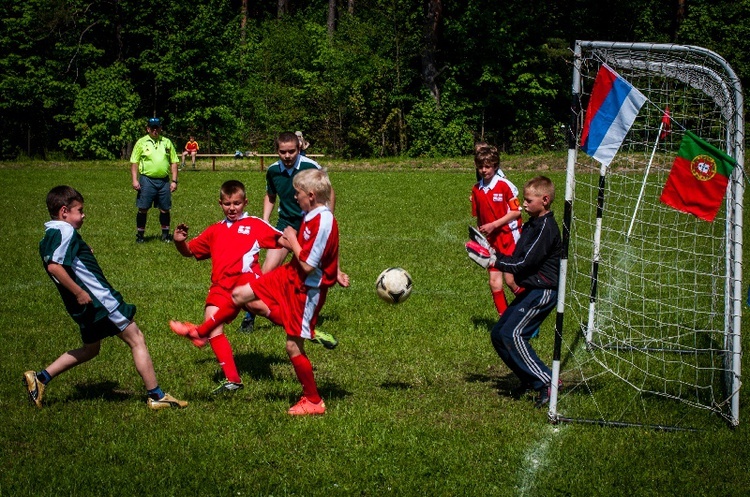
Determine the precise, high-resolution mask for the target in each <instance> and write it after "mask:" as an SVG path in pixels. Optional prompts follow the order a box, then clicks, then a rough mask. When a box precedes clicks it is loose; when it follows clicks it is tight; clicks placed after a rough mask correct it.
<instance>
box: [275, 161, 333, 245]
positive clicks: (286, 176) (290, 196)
mask: <svg viewBox="0 0 750 497" xmlns="http://www.w3.org/2000/svg"><path fill="white" fill-rule="evenodd" d="M305 169H320V166H319V165H318V163H317V162H315V161H314V160H312V159H308V158H307V157H304V156H302V155H300V156H298V157H297V163H296V164H295V165H294V167H292V168H291V169H287V168H286V167H285V166H284V164H282V162H281V161H276V162H274V163H273V164H271V166H270V167H269V168H268V171H267V172H266V192H268V193H269V194H270V195H275V196H276V198H277V200H278V202H279V220H278V222H277V223H276V229H278V230H280V231H284V228H285V227H286V226H292V227H293V228H294V229H296V230H298V229H299V227H300V224H302V210H300V208H299V204H297V201H296V200H295V199H294V186H293V184H292V180H293V178H294V176H295V175H296V174H297V173H299V172H300V171H304V170H305Z"/></svg>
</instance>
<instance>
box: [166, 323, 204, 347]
mask: <svg viewBox="0 0 750 497" xmlns="http://www.w3.org/2000/svg"><path fill="white" fill-rule="evenodd" d="M169 327H170V328H171V329H172V331H173V332H174V333H175V334H177V335H180V336H181V337H185V338H187V339H189V340H190V341H191V342H193V345H195V346H196V347H198V348H203V347H205V346H206V344H207V343H208V337H202V336H200V335H199V334H198V327H197V326H196V325H194V324H193V323H187V322H185V323H181V322H179V321H170V322H169Z"/></svg>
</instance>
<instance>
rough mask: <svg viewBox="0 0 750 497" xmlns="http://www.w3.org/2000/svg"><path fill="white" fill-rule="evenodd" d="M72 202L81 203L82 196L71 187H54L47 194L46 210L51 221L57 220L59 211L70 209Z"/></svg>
mask: <svg viewBox="0 0 750 497" xmlns="http://www.w3.org/2000/svg"><path fill="white" fill-rule="evenodd" d="M73 202H80V203H81V204H82V203H83V195H81V194H80V192H78V190H76V189H75V188H73V187H72V186H67V185H60V186H56V187H54V188H53V189H51V190H50V191H49V193H48V194H47V210H48V211H49V215H50V217H51V218H52V219H55V218H57V215H58V214H59V213H60V209H62V208H63V207H70V206H71V205H73Z"/></svg>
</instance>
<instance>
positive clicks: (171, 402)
mask: <svg viewBox="0 0 750 497" xmlns="http://www.w3.org/2000/svg"><path fill="white" fill-rule="evenodd" d="M146 403H147V404H148V408H149V409H153V410H154V411H158V410H159V409H169V408H171V407H177V408H180V409H182V408H184V407H187V405H188V403H187V402H186V401H184V400H177V399H175V398H174V397H172V396H171V395H169V394H168V393H165V394H164V397H162V398H161V399H159V400H154V399H152V398H151V397H149V398H148V401H147V402H146Z"/></svg>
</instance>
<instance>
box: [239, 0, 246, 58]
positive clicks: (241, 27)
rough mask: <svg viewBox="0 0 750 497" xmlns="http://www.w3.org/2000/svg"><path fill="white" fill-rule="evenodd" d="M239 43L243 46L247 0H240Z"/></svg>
mask: <svg viewBox="0 0 750 497" xmlns="http://www.w3.org/2000/svg"><path fill="white" fill-rule="evenodd" d="M240 15H241V19H240V42H241V43H242V46H243V47H244V46H245V32H246V30H247V0H242V12H241V13H240Z"/></svg>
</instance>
